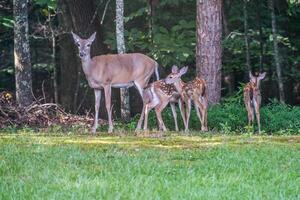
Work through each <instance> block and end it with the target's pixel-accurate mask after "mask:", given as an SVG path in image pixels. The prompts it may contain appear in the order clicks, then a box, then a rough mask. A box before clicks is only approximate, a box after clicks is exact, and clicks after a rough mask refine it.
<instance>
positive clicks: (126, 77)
mask: <svg viewBox="0 0 300 200" xmlns="http://www.w3.org/2000/svg"><path fill="white" fill-rule="evenodd" d="M92 60H93V63H94V65H93V66H94V67H93V72H92V74H93V75H94V76H95V75H96V76H97V77H99V78H101V79H102V80H101V82H104V83H106V82H111V83H119V84H121V83H125V82H131V81H134V80H137V79H143V78H144V77H145V76H149V74H152V73H153V72H154V69H155V67H156V65H157V63H156V61H155V60H153V59H151V58H150V57H148V56H146V55H144V54H140V53H131V54H108V55H101V56H96V57H94V58H93V59H92ZM100 76H101V77H100Z"/></svg>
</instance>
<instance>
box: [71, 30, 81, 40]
mask: <svg viewBox="0 0 300 200" xmlns="http://www.w3.org/2000/svg"><path fill="white" fill-rule="evenodd" d="M71 34H72V36H73V39H74V40H75V42H79V41H80V40H81V38H80V37H79V36H78V35H76V34H75V33H73V31H71Z"/></svg>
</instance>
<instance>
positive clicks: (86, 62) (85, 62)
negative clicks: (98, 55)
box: [81, 55, 93, 75]
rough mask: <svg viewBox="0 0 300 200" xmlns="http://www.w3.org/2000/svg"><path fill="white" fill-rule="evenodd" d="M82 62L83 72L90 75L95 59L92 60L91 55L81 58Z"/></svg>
mask: <svg viewBox="0 0 300 200" xmlns="http://www.w3.org/2000/svg"><path fill="white" fill-rule="evenodd" d="M81 64H82V69H83V72H84V73H85V74H86V75H89V74H90V71H91V68H92V65H93V61H92V59H91V57H90V55H88V56H86V57H83V58H81Z"/></svg>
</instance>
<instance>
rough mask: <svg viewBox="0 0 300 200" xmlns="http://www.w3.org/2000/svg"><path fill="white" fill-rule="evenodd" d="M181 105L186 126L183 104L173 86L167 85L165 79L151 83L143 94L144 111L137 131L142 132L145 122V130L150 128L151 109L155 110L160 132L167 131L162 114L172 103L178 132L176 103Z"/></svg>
mask: <svg viewBox="0 0 300 200" xmlns="http://www.w3.org/2000/svg"><path fill="white" fill-rule="evenodd" d="M177 102H178V104H179V109H180V113H181V116H182V118H183V122H184V124H185V116H184V111H183V102H182V101H181V98H180V94H179V93H178V91H177V90H176V88H175V87H174V85H173V84H167V83H166V82H165V80H164V79H162V80H158V81H155V82H153V83H151V84H150V85H149V86H148V87H147V88H145V90H144V92H143V110H142V114H141V117H140V119H139V122H138V125H137V128H136V130H140V129H141V126H142V123H143V120H144V130H147V128H148V114H149V112H150V110H151V109H153V108H154V109H155V113H156V118H157V120H158V124H159V130H163V131H166V130H167V128H166V126H165V123H164V121H163V119H162V116H161V112H162V111H163V109H164V108H165V107H166V106H167V105H168V103H170V105H171V109H172V114H173V118H174V121H175V129H176V131H178V130H179V129H178V123H177V113H176V107H175V103H177Z"/></svg>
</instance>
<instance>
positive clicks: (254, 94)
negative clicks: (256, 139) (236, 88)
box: [244, 72, 266, 133]
mask: <svg viewBox="0 0 300 200" xmlns="http://www.w3.org/2000/svg"><path fill="white" fill-rule="evenodd" d="M265 76H266V72H264V73H258V75H256V76H253V75H252V73H251V72H249V78H250V82H249V83H247V84H246V85H245V87H244V102H245V106H246V109H247V112H248V124H249V125H251V124H252V123H253V121H254V114H253V109H254V111H255V115H256V120H257V126H258V133H260V112H259V110H260V104H261V93H260V81H261V80H262V79H264V78H265Z"/></svg>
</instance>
